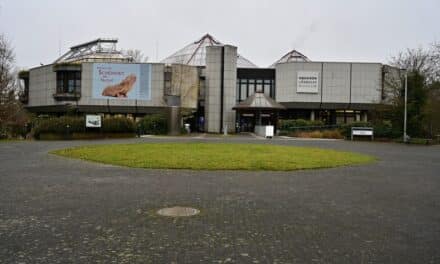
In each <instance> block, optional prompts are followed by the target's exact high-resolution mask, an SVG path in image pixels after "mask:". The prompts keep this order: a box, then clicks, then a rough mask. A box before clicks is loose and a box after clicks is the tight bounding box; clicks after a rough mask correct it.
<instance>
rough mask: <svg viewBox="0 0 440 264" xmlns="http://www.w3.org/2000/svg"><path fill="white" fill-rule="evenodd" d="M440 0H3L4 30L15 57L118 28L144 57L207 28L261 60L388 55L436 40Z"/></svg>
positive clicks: (31, 57) (29, 60) (30, 58)
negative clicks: (289, 54) (297, 53)
mask: <svg viewBox="0 0 440 264" xmlns="http://www.w3.org/2000/svg"><path fill="white" fill-rule="evenodd" d="M439 14H440V1H439V0H419V1H414V0H411V1H410V0H388V1H387V0H365V1H355V0H351V1H350V0H346V1H343V0H339V1H336V0H334V1H327V0H321V1H317V0H316V1H313V0H311V1H293V0H290V1H289V0H282V1H281V0H280V1H278V0H271V1H251V0H246V1H237V0H236V1H233V0H231V1H229V0H221V1H208V0H204V1H203V0H185V1H171V0H168V1H165V0H162V1H140V0H139V1H135V0H133V1H131V0H124V1H115V0H106V1H95V0H93V1H92V0H89V1H83V0H75V1H59V0H58V1H56V0H35V1H25V0H0V32H2V33H5V34H6V36H7V38H8V39H9V40H10V41H11V43H12V44H13V46H14V47H15V52H16V55H17V64H18V65H19V66H20V67H33V66H37V65H39V63H40V62H41V63H44V64H47V63H51V62H53V61H54V60H55V59H56V58H57V57H58V54H59V50H60V46H61V53H64V52H66V51H67V49H68V48H69V47H70V46H72V45H75V44H79V43H82V42H85V41H89V40H92V39H96V38H98V37H117V38H118V39H119V48H124V49H128V48H135V49H140V50H142V51H143V52H144V53H145V54H146V55H147V56H149V57H150V61H156V45H157V44H158V45H157V46H158V47H159V49H158V51H159V52H158V53H159V56H158V57H159V59H163V58H164V57H166V56H168V55H170V54H171V53H173V52H175V51H177V50H178V49H180V48H182V47H183V46H185V45H187V44H188V43H190V42H191V41H195V40H197V39H198V38H200V37H201V36H202V35H204V34H205V33H208V32H209V33H210V34H212V35H213V36H214V37H215V38H217V39H218V40H220V41H222V42H223V43H227V44H232V45H235V46H238V49H239V53H241V54H242V55H243V56H244V57H246V58H248V59H249V60H251V61H252V62H254V63H256V64H257V65H258V66H261V67H266V66H268V65H270V64H271V63H273V62H274V61H276V60H277V59H279V58H280V57H281V56H282V55H284V54H285V53H287V52H288V51H289V50H291V49H292V48H295V49H297V50H298V51H300V52H302V53H303V54H305V55H306V56H308V57H309V58H310V59H312V60H324V61H377V62H386V61H387V60H388V59H389V58H390V56H392V55H394V54H396V53H397V52H399V51H400V50H403V49H405V48H407V47H418V46H427V45H429V44H430V43H432V42H434V41H440V26H439V25H440V18H439Z"/></svg>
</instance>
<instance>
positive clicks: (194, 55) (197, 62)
mask: <svg viewBox="0 0 440 264" xmlns="http://www.w3.org/2000/svg"><path fill="white" fill-rule="evenodd" d="M220 45H223V44H222V43H221V42H219V41H218V40H216V39H214V38H213V37H212V36H211V35H209V34H206V35H204V36H203V37H202V38H201V39H200V40H198V41H195V42H193V43H191V44H189V45H187V46H186V47H184V48H183V49H181V50H179V51H177V52H176V53H174V54H172V55H171V56H169V57H167V58H165V59H164V60H162V61H161V62H162V63H167V64H173V63H175V64H186V65H192V66H205V65H206V62H205V58H206V47H207V46H220ZM237 67H238V68H258V66H257V65H255V64H254V63H252V62H251V61H249V60H248V59H246V58H244V57H243V56H241V55H240V54H238V56H237Z"/></svg>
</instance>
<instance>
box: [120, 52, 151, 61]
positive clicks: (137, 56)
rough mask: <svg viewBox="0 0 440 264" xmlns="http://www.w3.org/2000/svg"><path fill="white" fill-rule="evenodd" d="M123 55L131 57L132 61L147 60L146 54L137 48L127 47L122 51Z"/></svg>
mask: <svg viewBox="0 0 440 264" xmlns="http://www.w3.org/2000/svg"><path fill="white" fill-rule="evenodd" d="M122 53H123V54H124V55H125V56H128V57H131V58H132V59H133V62H148V56H145V55H144V53H143V52H142V51H140V50H138V49H128V50H124V51H122Z"/></svg>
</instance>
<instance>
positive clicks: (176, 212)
mask: <svg viewBox="0 0 440 264" xmlns="http://www.w3.org/2000/svg"><path fill="white" fill-rule="evenodd" d="M199 213H200V210H197V209H195V208H191V207H180V206H175V207H169V208H162V209H160V210H158V211H157V214H158V215H162V216H173V217H179V216H193V215H196V214H199Z"/></svg>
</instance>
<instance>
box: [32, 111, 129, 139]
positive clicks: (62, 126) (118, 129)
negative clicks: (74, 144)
mask: <svg viewBox="0 0 440 264" xmlns="http://www.w3.org/2000/svg"><path fill="white" fill-rule="evenodd" d="M135 131H136V127H135V123H134V122H133V121H132V120H131V119H128V118H126V117H111V118H105V119H103V121H102V127H101V128H100V129H99V128H95V129H94V130H93V131H90V129H86V127H85V117H72V116H63V117H53V118H48V119H38V120H36V121H35V124H34V129H33V134H34V137H35V138H36V139H40V136H41V135H42V134H45V135H60V136H61V137H62V138H65V139H69V138H73V137H72V135H73V134H84V133H101V134H118V133H120V134H134V133H135ZM104 137H105V136H104Z"/></svg>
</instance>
